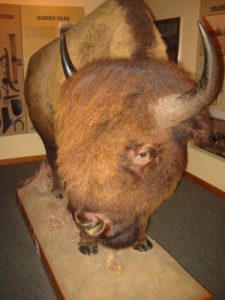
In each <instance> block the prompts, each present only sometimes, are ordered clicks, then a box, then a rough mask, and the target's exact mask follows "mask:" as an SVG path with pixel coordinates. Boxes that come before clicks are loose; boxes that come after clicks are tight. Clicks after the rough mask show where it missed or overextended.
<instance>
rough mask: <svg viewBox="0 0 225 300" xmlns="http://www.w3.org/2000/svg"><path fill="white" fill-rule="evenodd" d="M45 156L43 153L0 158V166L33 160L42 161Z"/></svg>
mask: <svg viewBox="0 0 225 300" xmlns="http://www.w3.org/2000/svg"><path fill="white" fill-rule="evenodd" d="M45 158H46V156H45V155H36V156H26V157H17V158H7V159H1V160H0V166H4V165H15V164H23V163H27V162H34V161H42V160H44V159H45Z"/></svg>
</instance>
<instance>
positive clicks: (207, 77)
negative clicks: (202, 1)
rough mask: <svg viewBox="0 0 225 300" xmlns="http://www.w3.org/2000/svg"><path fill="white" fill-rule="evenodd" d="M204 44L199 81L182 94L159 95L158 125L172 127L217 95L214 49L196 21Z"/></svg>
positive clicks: (215, 54)
mask: <svg viewBox="0 0 225 300" xmlns="http://www.w3.org/2000/svg"><path fill="white" fill-rule="evenodd" d="M198 26H199V30H200V34H201V38H202V41H203V46H204V55H205V63H204V69H203V73H202V76H201V79H200V80H199V82H198V83H197V84H196V85H195V86H194V87H193V88H192V89H191V90H189V91H187V92H185V93H184V94H182V95H177V94H176V95H169V96H167V97H161V98H160V99H159V102H158V105H157V107H156V111H155V113H156V120H157V123H158V126H159V127H163V128H168V127H174V126H176V125H177V124H179V123H180V122H182V121H185V120H187V119H189V118H191V117H193V116H194V115H196V114H197V113H199V112H200V111H201V110H203V109H205V108H206V107H207V106H209V105H210V104H211V103H212V101H213V100H215V98H216V97H217V95H218V93H219V90H220V87H221V83H222V81H221V78H220V67H219V61H218V57H217V53H216V49H215V47H214V45H213V42H212V41H211V39H210V37H209V36H208V34H207V32H206V30H205V29H204V27H203V26H202V24H201V23H200V22H199V23H198Z"/></svg>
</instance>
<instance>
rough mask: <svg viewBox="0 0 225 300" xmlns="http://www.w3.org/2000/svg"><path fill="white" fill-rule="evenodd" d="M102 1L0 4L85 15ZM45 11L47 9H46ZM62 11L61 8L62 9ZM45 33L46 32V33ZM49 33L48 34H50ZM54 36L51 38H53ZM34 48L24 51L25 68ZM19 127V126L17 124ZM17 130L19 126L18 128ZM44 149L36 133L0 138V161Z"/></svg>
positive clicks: (9, 0)
mask: <svg viewBox="0 0 225 300" xmlns="http://www.w3.org/2000/svg"><path fill="white" fill-rule="evenodd" d="M102 2H104V0H63V1H62V0H54V1H51V0H23V1H21V0H5V1H4V0H2V1H1V4H7V5H10V4H12V7H13V6H14V5H18V6H26V5H27V6H29V5H31V6H33V5H37V6H48V7H49V6H51V7H52V6H54V7H56V6H63V7H83V8H84V10H85V14H87V13H90V12H91V11H92V10H93V9H95V8H96V7H97V6H98V5H100V4H101V3H102ZM46 9H49V8H47V7H46ZM62 9H63V8H62ZM22 13H23V17H24V13H25V11H24V8H23V11H22ZM46 33H47V32H46ZM52 33H53V30H52V32H51V33H50V31H49V32H48V34H52ZM54 37H55V36H52V38H54ZM42 42H43V43H45V42H47V41H46V40H43V41H42ZM34 47H35V46H34V45H33V44H32V45H29V44H28V47H27V48H26V50H25V53H24V54H25V57H24V64H25V68H26V65H27V62H28V59H29V55H30V54H29V53H31V52H32V51H33V50H34V49H33V48H34ZM19 125H20V124H19ZM18 128H19V126H18ZM44 154H45V149H44V146H43V143H42V141H41V139H40V137H39V136H38V134H37V133H24V134H18V135H12V136H0V160H5V159H14V158H21V157H27V156H29V157H30V156H37V155H44Z"/></svg>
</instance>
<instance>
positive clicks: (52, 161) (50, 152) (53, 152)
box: [44, 143, 63, 199]
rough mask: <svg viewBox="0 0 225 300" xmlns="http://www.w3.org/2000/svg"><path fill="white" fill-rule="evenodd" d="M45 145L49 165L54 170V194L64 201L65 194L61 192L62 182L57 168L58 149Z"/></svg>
mask: <svg viewBox="0 0 225 300" xmlns="http://www.w3.org/2000/svg"><path fill="white" fill-rule="evenodd" d="M44 145H45V149H46V155H47V159H48V163H49V165H50V167H51V170H52V177H53V187H52V192H53V194H54V195H55V197H56V198H58V199H62V198H63V192H62V191H61V186H60V181H59V177H58V174H57V166H56V159H57V148H56V147H55V146H51V145H48V144H47V143H44Z"/></svg>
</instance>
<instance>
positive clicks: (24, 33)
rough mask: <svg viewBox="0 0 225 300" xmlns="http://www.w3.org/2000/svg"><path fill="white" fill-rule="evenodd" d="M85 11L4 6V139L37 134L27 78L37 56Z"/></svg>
mask: <svg viewBox="0 0 225 300" xmlns="http://www.w3.org/2000/svg"><path fill="white" fill-rule="evenodd" d="M84 14H85V11H84V7H61V6H30V5H24V6H19V5H7V4H0V80H1V81H0V82H1V87H0V135H1V136H5V135H12V134H21V133H27V132H32V131H34V129H33V126H32V124H31V122H30V119H29V116H28V113H27V109H26V105H25V100H24V77H25V74H26V70H27V65H28V62H29V59H30V57H31V55H32V54H33V53H35V52H36V51H37V50H39V49H40V48H41V47H42V46H44V45H45V44H47V43H49V42H50V41H51V40H53V39H55V38H57V37H58V36H59V24H65V25H67V26H71V25H72V24H75V23H77V22H78V21H79V20H80V19H81V18H83V17H84Z"/></svg>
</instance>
